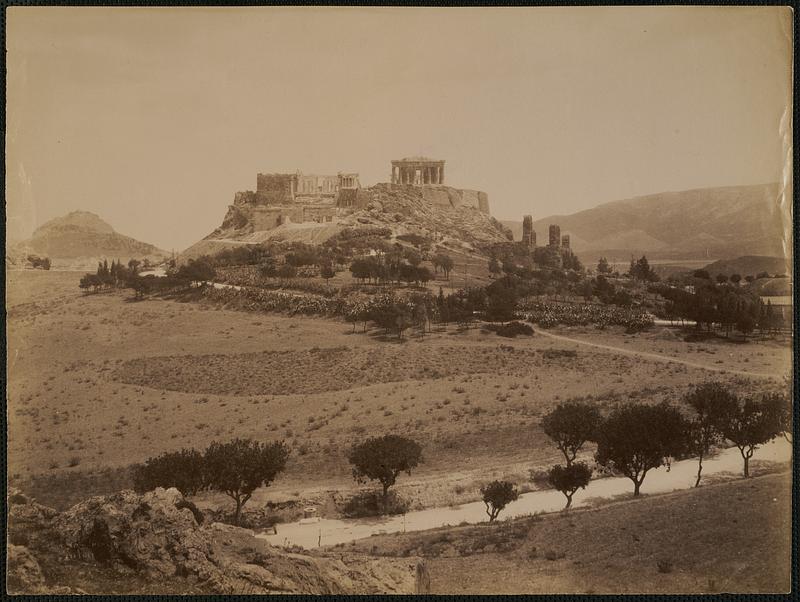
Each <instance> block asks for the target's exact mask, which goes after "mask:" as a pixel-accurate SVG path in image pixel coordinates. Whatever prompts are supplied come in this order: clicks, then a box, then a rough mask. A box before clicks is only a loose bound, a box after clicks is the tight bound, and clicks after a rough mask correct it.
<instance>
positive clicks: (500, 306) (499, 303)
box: [486, 278, 517, 322]
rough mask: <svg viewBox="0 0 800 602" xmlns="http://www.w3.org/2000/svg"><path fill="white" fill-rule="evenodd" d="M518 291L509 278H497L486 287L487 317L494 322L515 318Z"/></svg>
mask: <svg viewBox="0 0 800 602" xmlns="http://www.w3.org/2000/svg"><path fill="white" fill-rule="evenodd" d="M516 309H517V291H516V290H515V288H514V285H513V283H512V282H511V281H510V280H509V279H508V278H503V279H501V280H496V281H494V282H492V284H490V285H489V286H487V287H486V317H487V318H488V319H489V320H491V321H493V322H495V321H496V322H508V321H509V320H513V319H514V312H515V311H516Z"/></svg>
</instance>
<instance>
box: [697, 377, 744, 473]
mask: <svg viewBox="0 0 800 602" xmlns="http://www.w3.org/2000/svg"><path fill="white" fill-rule="evenodd" d="M684 401H685V402H686V403H687V405H689V406H690V407H691V408H692V409H693V410H694V412H695V417H694V419H693V420H692V421H691V423H690V430H689V445H690V447H691V451H692V452H694V453H695V454H697V457H698V462H697V479H696V480H695V483H694V486H695V487H699V486H700V477H701V475H702V473H703V458H704V457H705V456H706V455H708V453H709V452H710V451H711V449H712V448H713V447H714V446H716V445H719V444H720V443H722V441H723V439H724V438H725V435H724V433H723V432H722V431H723V426H724V425H725V424H726V423H727V422H728V421H729V420H730V418H731V416H732V415H733V414H734V413H735V412H736V410H737V407H738V404H739V401H738V400H737V398H736V396H735V395H734V394H733V393H731V392H730V391H729V390H728V389H727V388H725V387H724V386H723V385H721V384H719V383H705V384H702V385H700V386H698V387H695V388H694V389H693V390H692V391H690V392H689V393H688V394H687V395H686V396H685V397H684Z"/></svg>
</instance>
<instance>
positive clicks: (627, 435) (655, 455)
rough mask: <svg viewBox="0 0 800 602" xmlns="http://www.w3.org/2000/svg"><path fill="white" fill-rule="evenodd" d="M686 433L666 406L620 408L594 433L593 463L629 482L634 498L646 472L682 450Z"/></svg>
mask: <svg viewBox="0 0 800 602" xmlns="http://www.w3.org/2000/svg"><path fill="white" fill-rule="evenodd" d="M686 431H687V424H686V421H685V420H684V418H683V417H682V416H681V413H680V412H679V411H678V410H677V409H676V408H674V407H672V406H670V405H669V404H667V403H661V404H659V405H646V404H643V403H631V404H628V405H625V406H621V407H618V408H617V409H616V410H614V411H613V412H611V414H610V415H609V416H608V418H606V419H605V420H604V421H603V423H602V425H601V426H600V428H599V429H598V436H597V454H596V456H595V459H596V460H597V462H598V463H600V464H602V465H603V466H608V467H612V468H614V469H615V470H618V471H619V472H621V473H622V474H623V475H625V476H626V477H628V478H629V479H630V480H631V481H633V495H634V496H638V495H639V489H640V488H641V486H642V482H643V481H644V478H645V476H646V475H647V472H648V471H649V470H650V469H652V468H658V467H659V466H663V465H664V464H667V463H668V461H669V460H668V459H669V458H670V457H672V456H678V455H680V453H681V452H682V451H683V450H684V449H685V448H686V445H687V441H686V439H687V438H686Z"/></svg>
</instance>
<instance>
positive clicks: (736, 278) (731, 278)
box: [730, 274, 742, 286]
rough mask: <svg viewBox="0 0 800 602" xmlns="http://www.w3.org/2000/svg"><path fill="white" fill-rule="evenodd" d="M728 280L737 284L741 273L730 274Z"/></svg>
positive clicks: (740, 278)
mask: <svg viewBox="0 0 800 602" xmlns="http://www.w3.org/2000/svg"><path fill="white" fill-rule="evenodd" d="M730 281H731V282H733V283H734V284H735V285H737V286H738V285H739V283H740V282H741V281H742V276H741V274H731V277H730Z"/></svg>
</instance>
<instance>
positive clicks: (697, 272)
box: [692, 270, 711, 280]
mask: <svg viewBox="0 0 800 602" xmlns="http://www.w3.org/2000/svg"><path fill="white" fill-rule="evenodd" d="M692 276H694V277H695V278H702V279H703V280H711V275H710V274H709V273H708V271H707V270H695V271H694V272H692Z"/></svg>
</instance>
